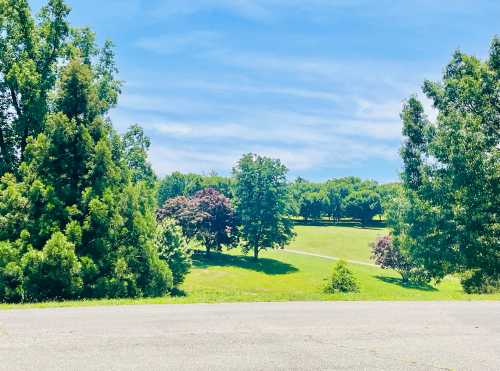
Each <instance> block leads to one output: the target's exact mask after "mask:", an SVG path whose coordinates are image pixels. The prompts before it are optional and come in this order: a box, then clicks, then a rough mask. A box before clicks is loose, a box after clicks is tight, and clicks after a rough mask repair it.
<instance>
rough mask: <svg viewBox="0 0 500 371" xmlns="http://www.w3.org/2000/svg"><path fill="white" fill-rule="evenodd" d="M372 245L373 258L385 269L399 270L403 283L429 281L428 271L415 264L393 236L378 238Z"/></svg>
mask: <svg viewBox="0 0 500 371" xmlns="http://www.w3.org/2000/svg"><path fill="white" fill-rule="evenodd" d="M371 246H372V259H373V260H374V261H375V264H377V265H379V266H380V267H381V268H383V269H394V270H395V271H397V272H398V273H399V274H400V275H401V277H402V279H403V283H412V284H424V283H427V282H429V280H430V277H429V274H428V273H427V271H425V270H424V269H422V268H420V267H417V266H415V265H413V264H412V263H411V262H410V260H409V258H408V257H407V256H406V255H405V254H403V253H402V252H401V250H400V249H399V248H398V247H397V246H396V245H395V244H394V243H393V241H392V238H391V236H384V237H380V238H377V239H376V241H375V242H374V243H372V244H371Z"/></svg>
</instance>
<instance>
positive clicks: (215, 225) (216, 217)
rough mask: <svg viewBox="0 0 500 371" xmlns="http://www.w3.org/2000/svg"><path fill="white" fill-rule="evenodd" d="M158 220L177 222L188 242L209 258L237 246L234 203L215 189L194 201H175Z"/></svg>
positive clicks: (205, 190) (165, 208)
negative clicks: (193, 242)
mask: <svg viewBox="0 0 500 371" xmlns="http://www.w3.org/2000/svg"><path fill="white" fill-rule="evenodd" d="M157 215H158V219H159V220H163V219H164V218H172V219H174V220H175V221H176V222H177V223H178V225H179V226H181V227H182V229H183V231H184V234H185V235H186V237H188V238H189V239H193V238H194V239H196V240H197V241H199V242H200V243H201V244H203V246H205V248H206V251H207V255H210V252H211V251H214V250H215V251H221V249H222V247H223V246H226V247H228V248H231V247H234V246H235V245H236V244H237V243H238V230H237V222H236V216H235V212H234V209H233V206H232V205H231V201H230V200H229V199H228V198H227V197H225V196H224V195H222V194H221V193H219V192H218V191H216V190H215V189H212V188H207V189H204V190H201V191H198V192H197V193H195V195H194V196H193V197H185V196H180V197H175V198H172V199H170V200H168V201H167V202H166V203H165V205H164V207H163V208H161V209H159V210H158V214H157Z"/></svg>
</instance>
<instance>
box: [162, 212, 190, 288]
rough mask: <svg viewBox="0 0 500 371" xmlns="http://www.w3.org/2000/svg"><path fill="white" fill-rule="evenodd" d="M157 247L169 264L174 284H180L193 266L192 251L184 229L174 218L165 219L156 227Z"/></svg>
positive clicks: (163, 259)
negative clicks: (183, 231)
mask: <svg viewBox="0 0 500 371" xmlns="http://www.w3.org/2000/svg"><path fill="white" fill-rule="evenodd" d="M155 242H156V248H157V249H158V252H159V254H160V259H162V261H165V262H166V263H167V264H168V267H169V268H170V270H171V275H172V278H173V285H174V286H178V285H180V284H181V283H182V282H184V278H185V277H186V275H187V274H188V273H189V271H190V268H191V253H190V251H189V249H188V245H187V242H186V240H185V239H184V236H183V234H182V229H181V228H180V227H179V226H178V225H176V224H175V221H174V220H172V219H164V220H163V221H161V222H160V223H159V224H158V227H157V229H156V239H155Z"/></svg>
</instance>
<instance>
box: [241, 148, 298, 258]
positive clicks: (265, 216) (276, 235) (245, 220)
mask: <svg viewBox="0 0 500 371" xmlns="http://www.w3.org/2000/svg"><path fill="white" fill-rule="evenodd" d="M286 173H287V168H286V167H285V166H284V165H282V164H281V162H280V161H279V160H273V159H270V158H267V157H261V156H257V155H254V154H247V155H244V156H243V157H242V158H241V160H240V161H239V162H238V164H237V166H236V167H235V168H234V169H233V174H234V177H235V190H234V194H235V202H236V212H237V214H238V217H239V220H240V222H241V224H242V227H241V235H242V237H243V239H244V243H243V251H244V252H245V253H246V252H248V251H250V250H253V255H254V258H255V259H257V258H258V256H259V252H260V251H261V250H264V249H267V248H276V247H281V248H283V247H284V246H285V245H286V244H287V243H288V242H289V241H290V240H291V239H292V238H293V236H294V232H293V225H292V221H291V220H290V216H291V213H292V207H291V202H290V196H289V193H288V187H287V182H286Z"/></svg>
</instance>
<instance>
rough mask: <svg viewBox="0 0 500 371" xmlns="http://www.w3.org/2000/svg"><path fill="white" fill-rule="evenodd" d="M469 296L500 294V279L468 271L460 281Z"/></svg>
mask: <svg viewBox="0 0 500 371" xmlns="http://www.w3.org/2000/svg"><path fill="white" fill-rule="evenodd" d="M460 283H461V284H462V287H463V289H464V291H465V292H466V293H467V294H493V293H497V292H500V277H492V276H488V275H485V274H484V273H483V272H481V271H479V270H478V271H468V272H466V273H464V274H463V276H462V279H461V280H460Z"/></svg>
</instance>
